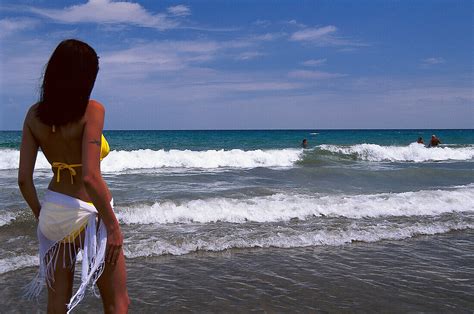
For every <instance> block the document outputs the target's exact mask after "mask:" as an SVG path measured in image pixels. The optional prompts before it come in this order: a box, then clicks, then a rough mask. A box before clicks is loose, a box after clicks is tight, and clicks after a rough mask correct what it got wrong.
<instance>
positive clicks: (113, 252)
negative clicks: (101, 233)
mask: <svg viewBox="0 0 474 314" xmlns="http://www.w3.org/2000/svg"><path fill="white" fill-rule="evenodd" d="M106 229H107V246H106V249H105V262H106V263H109V264H111V265H115V263H116V262H117V259H118V257H119V255H120V252H121V250H122V245H123V235H122V231H121V230H120V226H119V225H118V224H117V225H115V226H112V227H106Z"/></svg>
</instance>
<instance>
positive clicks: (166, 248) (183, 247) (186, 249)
mask: <svg viewBox="0 0 474 314" xmlns="http://www.w3.org/2000/svg"><path fill="white" fill-rule="evenodd" d="M472 228H474V224H473V223H465V222H436V223H418V224H415V225H410V226H401V225H400V224H398V223H395V224H377V225H374V226H370V227H368V228H367V227H363V226H360V225H357V224H352V225H350V226H349V227H348V228H344V229H335V230H328V229H322V230H315V231H309V232H296V234H295V232H292V234H285V233H283V232H280V231H279V232H275V231H269V232H262V231H261V230H259V231H257V230H253V232H248V231H247V232H240V233H237V234H230V235H225V236H219V237H213V238H211V239H203V238H200V237H192V238H188V239H187V240H184V241H183V240H181V239H180V240H179V241H175V242H172V240H170V239H168V238H166V237H160V238H157V237H154V238H147V239H142V240H140V241H138V243H130V244H128V245H125V246H124V251H125V256H127V257H128V258H136V257H144V256H160V255H168V254H171V255H184V254H188V253H192V252H197V251H211V252H219V251H224V250H228V249H235V248H270V247H274V248H297V247H309V246H322V245H325V246H340V245H344V244H349V243H352V242H369V243H370V242H378V241H383V240H403V239H408V238H412V237H415V236H419V235H435V234H443V233H447V232H450V231H454V230H466V229H472ZM255 232H258V233H259V234H258V237H255V234H254V233H255ZM262 233H263V234H262Z"/></svg>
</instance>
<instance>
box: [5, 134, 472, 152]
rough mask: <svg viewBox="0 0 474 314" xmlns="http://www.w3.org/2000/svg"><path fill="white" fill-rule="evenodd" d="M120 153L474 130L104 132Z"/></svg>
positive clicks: (410, 137) (453, 137)
mask: <svg viewBox="0 0 474 314" xmlns="http://www.w3.org/2000/svg"><path fill="white" fill-rule="evenodd" d="M104 134H105V135H106V137H107V139H108V141H109V142H110V143H111V145H112V146H113V147H114V149H117V150H135V149H190V150H207V149H234V148H239V149H247V150H248V149H270V148H291V147H299V145H300V143H301V141H302V140H303V139H304V138H306V139H307V140H308V142H309V147H314V146H315V145H320V144H335V145H353V144H362V143H373V144H379V145H408V144H409V143H412V142H415V141H416V140H417V139H418V137H420V136H421V137H423V138H424V140H425V142H428V141H429V139H430V137H431V135H432V134H436V135H437V136H438V137H439V138H440V139H441V140H442V141H443V142H444V143H449V144H459V145H468V144H473V143H474V130H472V129H471V130H248V131H107V130H106V131H104ZM20 141H21V132H19V131H3V132H0V148H18V147H19V145H20Z"/></svg>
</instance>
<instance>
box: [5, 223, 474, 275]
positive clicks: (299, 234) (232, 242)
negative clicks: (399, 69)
mask: <svg viewBox="0 0 474 314" xmlns="http://www.w3.org/2000/svg"><path fill="white" fill-rule="evenodd" d="M473 228H474V223H472V222H464V221H462V220H460V221H442V220H441V221H430V220H420V222H417V223H415V224H413V223H411V224H408V223H407V224H401V223H400V222H387V221H384V222H383V223H377V224H373V225H366V224H364V223H363V221H362V220H359V221H358V222H357V221H356V222H353V223H351V224H350V225H348V226H346V227H344V228H317V229H316V230H312V231H297V230H294V229H291V228H288V229H287V230H285V229H282V228H277V229H275V228H273V227H269V228H266V229H262V228H247V229H240V230H239V229H238V230H233V231H232V232H229V233H225V234H224V235H222V234H212V233H211V234H209V233H208V234H193V235H192V236H190V237H186V236H178V237H168V236H161V237H157V236H147V237H146V238H142V239H135V238H134V235H133V234H132V235H131V236H129V237H127V238H126V242H125V243H124V253H125V256H126V257H127V258H138V257H147V256H161V255H185V254H189V253H193V252H198V251H208V252H220V251H225V250H228V249H249V248H271V247H273V248H298V247H310V246H340V245H345V244H350V243H352V242H366V243H371V242H378V241H384V240H403V239H408V238H413V237H416V236H420V235H437V234H443V233H447V232H451V231H456V230H467V229H473ZM81 259H82V254H81V253H79V255H78V260H79V261H80V260H81ZM38 264H39V262H38V256H32V255H19V256H13V257H7V258H3V259H0V274H3V273H7V272H10V271H14V270H18V269H22V268H26V267H32V266H38Z"/></svg>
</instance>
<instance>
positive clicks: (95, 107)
mask: <svg viewBox="0 0 474 314" xmlns="http://www.w3.org/2000/svg"><path fill="white" fill-rule="evenodd" d="M87 109H90V110H92V111H93V112H101V113H104V112H105V107H104V105H102V104H101V103H100V102H98V101H97V100H93V99H91V100H89V105H88V106H87Z"/></svg>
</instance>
